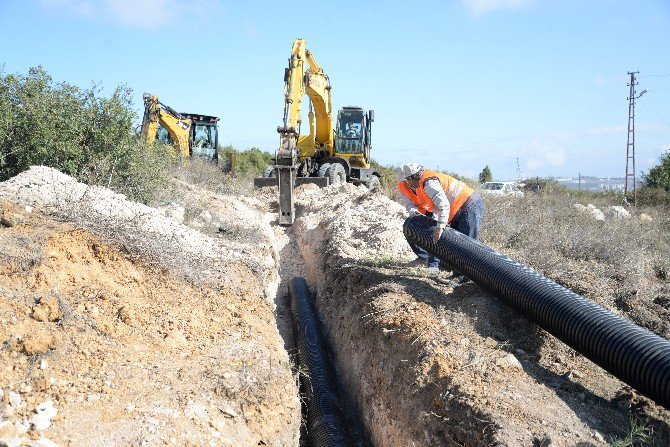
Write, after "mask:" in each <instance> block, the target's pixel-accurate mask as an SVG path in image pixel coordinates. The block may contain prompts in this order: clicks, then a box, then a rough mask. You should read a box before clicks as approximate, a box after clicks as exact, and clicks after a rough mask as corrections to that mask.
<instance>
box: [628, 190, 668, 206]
mask: <svg viewBox="0 0 670 447" xmlns="http://www.w3.org/2000/svg"><path fill="white" fill-rule="evenodd" d="M636 205H638V206H657V205H658V206H670V191H668V190H665V189H662V188H642V189H640V190H638V191H637V203H636Z"/></svg>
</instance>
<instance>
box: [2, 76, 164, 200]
mask: <svg viewBox="0 0 670 447" xmlns="http://www.w3.org/2000/svg"><path fill="white" fill-rule="evenodd" d="M100 93H101V89H100V87H98V86H95V85H94V86H93V87H91V88H90V89H81V88H79V87H76V86H74V85H70V84H67V83H65V82H63V83H59V84H54V82H53V80H52V78H51V76H49V74H48V73H47V72H46V71H45V70H44V69H43V68H42V67H36V68H31V69H30V70H29V71H28V75H20V74H17V75H3V74H2V73H0V117H2V118H1V119H0V154H2V155H1V156H0V180H6V179H8V178H9V177H12V176H14V175H16V174H18V173H20V172H22V171H24V170H26V169H28V167H30V166H32V165H44V166H50V167H53V168H56V169H58V170H59V171H61V172H63V173H65V174H68V175H71V176H73V177H76V178H78V179H80V180H82V181H85V182H88V183H89V184H95V185H102V186H106V187H110V188H112V189H116V190H118V191H119V192H122V193H124V194H126V195H127V196H128V197H129V198H130V199H133V200H139V201H143V202H147V201H149V200H151V198H152V197H153V196H154V195H155V193H156V192H157V189H159V188H161V187H162V186H163V185H164V184H165V181H166V179H167V176H168V173H169V167H170V164H171V163H172V161H173V160H174V158H173V157H172V156H170V152H171V148H167V147H164V146H161V145H157V146H155V147H153V148H148V147H146V145H145V144H143V143H141V142H140V141H138V140H137V139H136V138H135V137H133V136H132V123H133V121H134V120H135V119H136V115H135V113H134V112H133V109H132V100H131V95H132V91H131V90H130V89H129V88H127V87H117V88H116V89H115V90H114V92H113V94H112V95H111V97H109V98H105V97H102V96H101V94H100Z"/></svg>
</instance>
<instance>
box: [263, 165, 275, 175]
mask: <svg viewBox="0 0 670 447" xmlns="http://www.w3.org/2000/svg"><path fill="white" fill-rule="evenodd" d="M276 176H277V174H276V173H275V167H274V166H268V167H267V168H265V171H263V177H276Z"/></svg>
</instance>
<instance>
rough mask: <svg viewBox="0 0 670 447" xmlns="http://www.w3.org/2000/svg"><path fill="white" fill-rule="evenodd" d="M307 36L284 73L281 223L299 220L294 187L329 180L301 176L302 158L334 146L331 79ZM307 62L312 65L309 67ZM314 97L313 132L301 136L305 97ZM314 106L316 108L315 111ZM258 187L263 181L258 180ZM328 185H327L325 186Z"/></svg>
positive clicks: (295, 45)
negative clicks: (308, 47) (297, 218)
mask: <svg viewBox="0 0 670 447" xmlns="http://www.w3.org/2000/svg"><path fill="white" fill-rule="evenodd" d="M306 45H307V41H306V40H305V39H296V40H295V41H294V42H293V49H292V50H291V57H290V59H289V65H288V68H287V69H286V72H285V75H284V123H283V124H284V125H283V126H280V127H278V128H277V132H279V149H278V150H277V152H276V154H275V174H276V176H277V179H276V182H277V185H278V186H279V223H280V224H282V225H291V224H292V223H293V221H294V220H295V205H294V201H293V188H294V187H295V186H296V184H300V183H325V184H327V180H326V179H323V178H321V179H318V178H311V177H306V176H305V177H303V176H300V177H298V176H297V171H298V169H299V166H300V161H301V160H302V159H305V158H309V157H312V156H314V154H316V152H317V151H319V150H324V151H329V150H330V149H331V148H332V147H333V138H334V136H333V122H332V103H331V97H330V81H329V80H328V76H327V75H326V74H325V73H324V72H323V69H322V68H321V66H320V65H319V64H317V63H316V61H315V60H314V57H313V55H312V53H311V52H310V51H309V50H307V49H306ZM305 63H307V64H308V65H309V68H306V66H305ZM305 94H307V96H308V97H309V98H310V100H311V103H310V111H309V115H308V116H309V135H306V136H300V124H301V117H300V113H301V111H302V100H303V97H304V95H305ZM312 108H313V110H312ZM256 184H257V186H258V185H259V182H256ZM321 186H324V185H321Z"/></svg>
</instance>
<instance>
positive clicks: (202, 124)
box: [181, 113, 219, 160]
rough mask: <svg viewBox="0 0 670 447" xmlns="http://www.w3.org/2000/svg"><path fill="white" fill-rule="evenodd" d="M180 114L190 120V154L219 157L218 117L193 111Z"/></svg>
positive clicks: (210, 157) (212, 157)
mask: <svg viewBox="0 0 670 447" xmlns="http://www.w3.org/2000/svg"><path fill="white" fill-rule="evenodd" d="M181 116H182V117H184V118H187V119H190V120H191V130H190V135H189V141H190V143H191V156H192V157H204V158H209V159H212V160H217V159H218V157H219V154H218V147H219V128H218V122H219V118H217V117H215V116H208V115H200V114H195V113H182V114H181Z"/></svg>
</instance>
